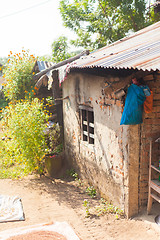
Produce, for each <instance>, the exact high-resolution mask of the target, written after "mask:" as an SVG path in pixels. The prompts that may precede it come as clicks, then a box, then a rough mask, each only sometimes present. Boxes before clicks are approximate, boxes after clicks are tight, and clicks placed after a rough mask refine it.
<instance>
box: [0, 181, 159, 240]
mask: <svg viewBox="0 0 160 240" xmlns="http://www.w3.org/2000/svg"><path fill="white" fill-rule="evenodd" d="M0 194H2V195H9V196H15V195H16V196H19V197H20V198H21V199H22V204H23V209H24V213H25V221H17V222H7V223H0V231H3V230H7V229H11V228H17V227H24V226H29V225H34V224H38V223H50V222H52V221H53V222H55V221H58V222H64V221H65V222H67V223H68V224H69V225H70V226H71V227H72V228H73V230H74V231H75V233H76V234H77V235H78V236H79V238H80V239H81V240H113V239H114V240H122V239H123V240H124V239H126V240H153V239H154V240H160V226H159V225H157V224H156V223H155V221H154V218H155V216H156V215H158V214H160V205H156V204H154V206H153V210H152V214H151V215H150V216H147V214H146V211H145V210H144V212H143V213H142V214H139V215H138V216H136V217H135V218H133V219H131V220H127V219H124V218H123V219H120V220H116V218H115V216H114V215H110V214H106V215H104V216H100V217H98V216H97V215H92V216H91V217H89V218H86V217H85V215H86V211H85V208H84V206H83V200H84V199H88V201H90V203H91V204H92V205H93V206H94V205H96V204H97V202H98V200H97V199H91V198H90V197H89V196H88V195H87V193H85V192H84V191H82V189H81V188H79V186H78V184H77V183H76V182H75V181H65V180H60V179H56V180H55V182H54V181H52V180H51V179H49V178H47V177H41V178H39V177H37V176H29V177H25V178H23V179H19V180H11V179H0Z"/></svg>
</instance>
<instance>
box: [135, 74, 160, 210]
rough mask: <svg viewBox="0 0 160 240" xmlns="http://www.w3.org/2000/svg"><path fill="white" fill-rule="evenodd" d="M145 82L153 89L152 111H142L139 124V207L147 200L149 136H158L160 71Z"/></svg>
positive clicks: (159, 124) (155, 157)
mask: <svg viewBox="0 0 160 240" xmlns="http://www.w3.org/2000/svg"><path fill="white" fill-rule="evenodd" d="M144 80H145V82H146V84H147V85H148V86H149V87H150V89H151V90H152V91H153V112H152V113H149V114H146V113H144V121H143V124H142V125H141V154H140V169H139V207H140V210H141V209H142V207H143V206H145V207H146V204H147V200H148V176H149V174H148V171H149V170H148V165H149V138H150V137H160V72H157V73H154V74H150V75H148V76H146V77H145V78H144ZM153 156H154V158H153V161H155V164H157V166H158V158H157V154H156V149H154V155H153Z"/></svg>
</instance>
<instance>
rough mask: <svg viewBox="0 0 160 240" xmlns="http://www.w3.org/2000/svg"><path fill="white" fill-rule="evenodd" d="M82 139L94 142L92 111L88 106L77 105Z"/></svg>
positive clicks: (90, 142) (89, 142)
mask: <svg viewBox="0 0 160 240" xmlns="http://www.w3.org/2000/svg"><path fill="white" fill-rule="evenodd" d="M79 110H80V120H81V136H82V140H83V141H85V142H88V144H94V112H93V108H91V107H89V106H81V105H80V106H79Z"/></svg>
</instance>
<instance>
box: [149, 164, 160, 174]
mask: <svg viewBox="0 0 160 240" xmlns="http://www.w3.org/2000/svg"><path fill="white" fill-rule="evenodd" d="M151 168H152V169H154V170H155V171H157V172H159V173H160V169H159V168H158V167H155V166H154V165H151Z"/></svg>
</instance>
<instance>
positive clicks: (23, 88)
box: [3, 50, 35, 101]
mask: <svg viewBox="0 0 160 240" xmlns="http://www.w3.org/2000/svg"><path fill="white" fill-rule="evenodd" d="M9 57H10V58H9V59H8V62H7V64H6V67H5V68H4V70H3V73H4V75H3V77H4V78H5V80H6V84H4V94H5V96H6V97H7V98H8V99H9V100H10V101H11V100H12V101H15V100H19V99H24V98H25V96H28V97H32V96H34V94H35V89H34V85H35V83H34V81H33V79H32V78H33V74H34V73H32V69H33V66H34V63H35V57H34V56H33V55H30V54H29V51H25V50H22V52H21V53H17V54H12V52H11V51H10V55H9Z"/></svg>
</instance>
